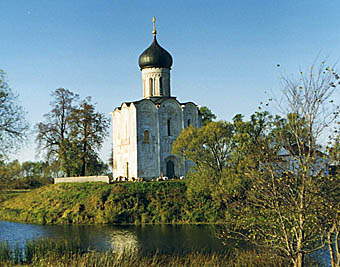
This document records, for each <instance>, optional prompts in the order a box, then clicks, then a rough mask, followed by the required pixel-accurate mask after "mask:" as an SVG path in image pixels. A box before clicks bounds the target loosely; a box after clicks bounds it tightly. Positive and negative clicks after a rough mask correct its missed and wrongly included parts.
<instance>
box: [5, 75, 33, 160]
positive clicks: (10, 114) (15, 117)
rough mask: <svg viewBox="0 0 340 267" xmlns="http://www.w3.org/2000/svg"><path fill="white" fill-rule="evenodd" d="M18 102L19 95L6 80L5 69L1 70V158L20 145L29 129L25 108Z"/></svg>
mask: <svg viewBox="0 0 340 267" xmlns="http://www.w3.org/2000/svg"><path fill="white" fill-rule="evenodd" d="M17 102H18V97H17V96H16V95H15V94H14V93H13V91H12V90H11V88H10V87H9V85H8V83H7V82H6V76H5V73H4V71H2V70H0V143H1V146H0V160H1V158H3V157H4V156H6V154H7V153H8V152H9V151H11V150H12V149H13V148H17V147H18V145H19V144H20V143H21V142H22V141H23V140H24V138H25V136H26V133H27V130H28V123H27V122H26V120H25V116H24V110H23V108H22V107H21V106H20V105H19V104H18V103H17Z"/></svg>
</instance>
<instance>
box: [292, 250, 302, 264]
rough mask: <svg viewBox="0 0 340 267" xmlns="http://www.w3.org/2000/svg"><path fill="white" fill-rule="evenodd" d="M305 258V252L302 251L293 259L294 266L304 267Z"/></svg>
mask: <svg viewBox="0 0 340 267" xmlns="http://www.w3.org/2000/svg"><path fill="white" fill-rule="evenodd" d="M304 258H305V257H304V254H303V253H302V252H299V253H298V255H297V257H296V258H295V259H294V261H293V262H294V267H303V262H304Z"/></svg>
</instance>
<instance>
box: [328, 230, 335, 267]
mask: <svg viewBox="0 0 340 267" xmlns="http://www.w3.org/2000/svg"><path fill="white" fill-rule="evenodd" d="M327 243H328V250H329V256H330V257H331V263H332V267H335V266H336V265H335V259H334V251H333V248H332V230H330V231H329V232H328V234H327Z"/></svg>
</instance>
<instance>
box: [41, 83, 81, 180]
mask: <svg viewBox="0 0 340 267" xmlns="http://www.w3.org/2000/svg"><path fill="white" fill-rule="evenodd" d="M52 97H53V98H54V99H53V101H52V102H51V104H50V105H51V107H52V109H51V111H50V112H48V113H46V114H45V115H44V117H45V121H44V122H40V123H38V124H37V131H38V134H37V137H36V140H37V143H38V147H39V149H40V150H42V151H44V152H45V153H46V158H47V160H48V161H49V162H50V163H51V164H52V165H55V167H56V168H57V169H60V170H61V171H62V172H64V173H65V174H66V175H67V176H71V175H74V174H75V173H74V158H75V157H74V156H75V155H74V153H73V150H72V140H71V137H70V133H71V129H70V115H71V113H72V111H73V110H74V109H75V108H76V103H77V101H78V98H79V97H78V95H77V94H75V93H73V92H71V91H69V90H67V89H64V88H59V89H56V90H55V91H54V92H53V93H52Z"/></svg>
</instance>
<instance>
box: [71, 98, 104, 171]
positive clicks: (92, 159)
mask: <svg viewBox="0 0 340 267" xmlns="http://www.w3.org/2000/svg"><path fill="white" fill-rule="evenodd" d="M70 126H71V131H70V135H71V138H72V142H73V144H75V146H74V147H73V149H74V150H76V151H77V156H78V157H77V158H78V160H79V165H80V175H82V176H85V175H88V174H89V173H90V172H89V171H90V169H92V171H94V172H95V171H96V170H97V171H99V170H100V168H99V166H102V163H101V162H100V160H99V158H98V152H97V151H98V149H100V148H101V146H102V144H103V142H104V139H105V137H106V136H107V134H108V127H109V121H108V119H107V118H106V117H105V116H104V115H103V114H102V113H99V112H97V111H96V110H95V106H94V104H92V103H91V98H90V97H88V98H86V99H85V100H83V101H82V102H81V103H80V105H79V107H77V108H75V109H73V111H72V113H71V116H70Z"/></svg>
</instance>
